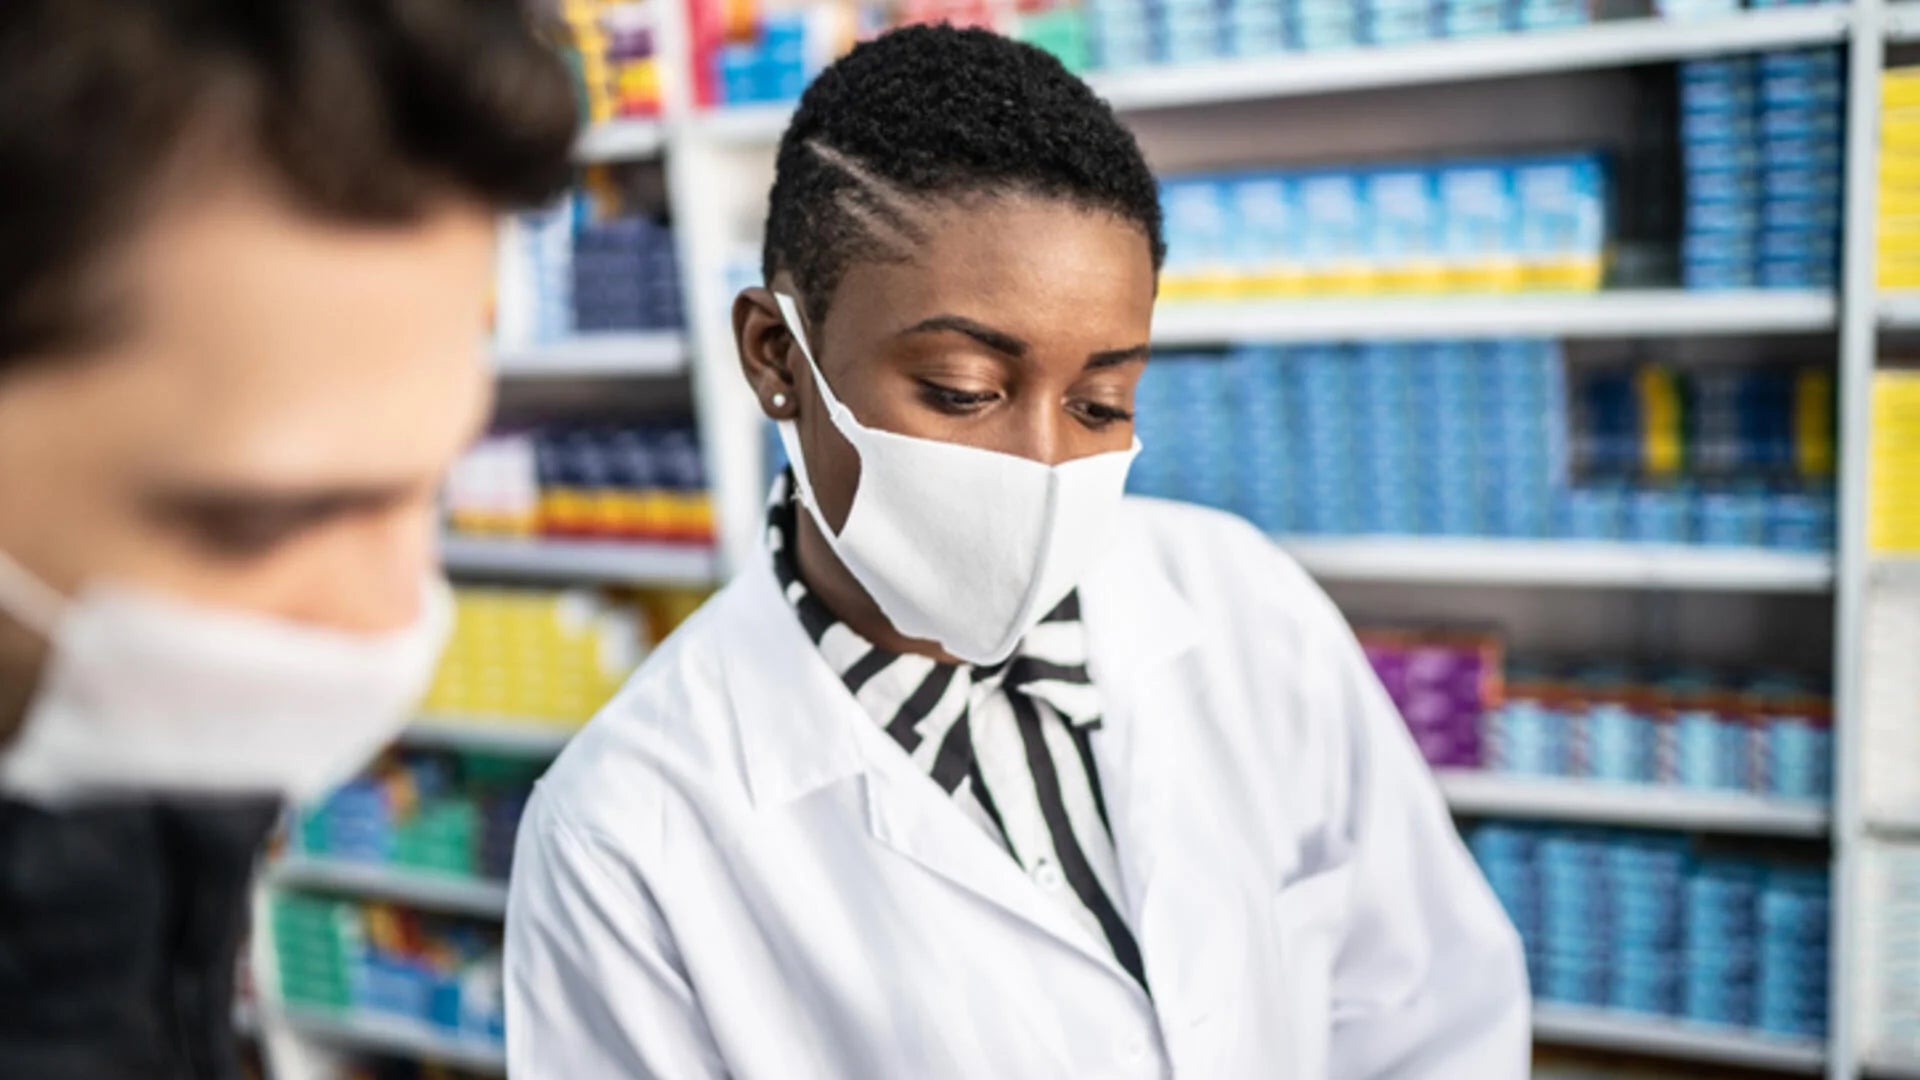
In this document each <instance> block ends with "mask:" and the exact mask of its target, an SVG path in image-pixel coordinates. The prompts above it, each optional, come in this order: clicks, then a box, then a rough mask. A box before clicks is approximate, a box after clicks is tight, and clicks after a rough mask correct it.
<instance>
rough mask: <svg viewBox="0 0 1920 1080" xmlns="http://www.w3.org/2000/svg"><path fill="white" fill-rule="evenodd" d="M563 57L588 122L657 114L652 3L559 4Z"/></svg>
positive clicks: (580, 0) (600, 0)
mask: <svg viewBox="0 0 1920 1080" xmlns="http://www.w3.org/2000/svg"><path fill="white" fill-rule="evenodd" d="M559 8H560V17H561V19H562V20H563V22H564V24H565V27H566V31H567V34H566V48H565V50H564V55H565V56H566V58H567V61H568V63H569V65H570V66H572V67H573V69H574V72H575V74H576V76H577V78H578V82H579V89H580V96H581V99H582V101H583V103H584V105H585V108H584V109H583V110H582V111H583V112H584V114H585V115H586V119H587V121H588V122H589V123H602V122H605V121H608V120H614V119H619V118H623V117H646V116H658V115H660V87H661V81H662V80H661V73H660V57H659V55H658V41H659V36H658V31H657V28H656V26H655V20H656V19H657V18H658V16H659V12H660V5H659V4H658V3H655V2H653V0H640V2H635V0H561V2H560V5H559Z"/></svg>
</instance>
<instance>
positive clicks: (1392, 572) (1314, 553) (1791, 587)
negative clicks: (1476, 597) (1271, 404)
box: [1280, 536, 1833, 593]
mask: <svg viewBox="0 0 1920 1080" xmlns="http://www.w3.org/2000/svg"><path fill="white" fill-rule="evenodd" d="M1280 544H1281V546H1282V547H1284V548H1285V549H1286V550H1287V552H1288V554H1290V555H1292V556H1293V557H1294V559H1295V560H1297V561H1298V562H1299V563H1300V565H1301V566H1302V567H1304V568H1305V569H1306V570H1307V572H1308V573H1310V574H1312V575H1314V576H1315V577H1317V578H1320V579H1321V580H1323V581H1388V582H1405V583H1409V584H1424V585H1501V586H1515V587H1522V586H1525V587H1540V588H1619V589H1672V590H1682V591H1684V590H1699V591H1735V592H1748V593H1824V592H1826V591H1828V590H1829V589H1831V588H1832V587H1833V559H1832V557H1830V556H1827V555H1818V554H1800V553H1794V552H1781V551H1766V550H1760V549H1746V548H1724V549H1722V548H1710V547H1701V546H1697V545H1682V544H1672V545H1667V544H1629V543H1593V542H1585V541H1576V540H1479V539H1458V540H1456V539H1445V538H1433V539H1428V538H1408V537H1341V538H1322V537H1313V538H1307V537H1291V536H1289V537H1281V538H1280Z"/></svg>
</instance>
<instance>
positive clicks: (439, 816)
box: [294, 751, 544, 881]
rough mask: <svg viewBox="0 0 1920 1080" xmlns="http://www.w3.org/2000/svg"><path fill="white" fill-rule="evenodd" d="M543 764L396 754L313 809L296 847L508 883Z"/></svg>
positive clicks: (476, 756)
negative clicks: (518, 834)
mask: <svg viewBox="0 0 1920 1080" xmlns="http://www.w3.org/2000/svg"><path fill="white" fill-rule="evenodd" d="M543 768H544V764H543V763H541V762H539V761H533V760H528V759H525V758H511V757H497V756H492V755H484V754H452V753H445V752H433V751H404V752H390V753H389V754H388V755H386V756H385V757H383V758H382V759H381V760H380V761H378V762H376V763H375V764H374V765H373V766H372V767H371V768H369V769H368V770H367V771H366V773H364V774H363V775H361V776H360V777H358V778H356V779H355V780H353V781H352V782H350V783H348V784H346V785H344V786H342V787H340V788H338V789H336V790H335V791H334V792H333V793H332V794H331V795H329V796H328V797H327V800H326V801H325V802H324V803H322V804H320V805H319V806H316V807H314V808H312V809H311V810H309V811H307V812H306V813H305V814H304V815H303V816H302V818H301V820H300V827H299V829H298V830H297V831H296V832H295V835H294V839H295V846H296V849H297V850H300V851H303V852H305V853H307V854H310V855H324V856H327V857H330V858H336V859H349V860H354V861H359V862H371V863H380V864H389V865H395V866H404V867H410V868H413V869H416V870H424V871H428V872H431V873H438V874H449V875H453V876H456V877H464V878H485V879H490V880H496V881H502V880H505V879H506V876H507V871H508V870H509V868H510V867H511V866H512V862H513V839H514V835H515V833H516V832H517V831H518V830H519V827H520V816H521V813H522V812H523V811H524V810H525V809H526V802H527V795H528V794H529V793H530V792H531V791H532V789H533V782H534V780H535V778H536V777H538V775H539V774H540V772H541V771H542V769H543Z"/></svg>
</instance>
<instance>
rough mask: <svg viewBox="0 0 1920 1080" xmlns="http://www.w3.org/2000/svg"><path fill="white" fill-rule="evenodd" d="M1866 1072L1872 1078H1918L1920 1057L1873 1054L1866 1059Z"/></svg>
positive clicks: (1888, 1079) (1904, 1079) (1917, 1079)
mask: <svg viewBox="0 0 1920 1080" xmlns="http://www.w3.org/2000/svg"><path fill="white" fill-rule="evenodd" d="M1866 1074H1867V1075H1868V1076H1870V1077H1872V1078H1873V1080H1920V1057H1915V1058H1911V1059H1908V1058H1903V1057H1896V1056H1894V1055H1891V1054H1886V1055H1875V1056H1873V1057H1870V1058H1868V1059H1867V1063H1866Z"/></svg>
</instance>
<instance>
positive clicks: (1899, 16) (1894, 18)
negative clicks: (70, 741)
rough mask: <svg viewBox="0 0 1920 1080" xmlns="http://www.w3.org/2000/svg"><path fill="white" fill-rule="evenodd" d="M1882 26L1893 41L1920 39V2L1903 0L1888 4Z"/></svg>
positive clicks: (1888, 37)
mask: <svg viewBox="0 0 1920 1080" xmlns="http://www.w3.org/2000/svg"><path fill="white" fill-rule="evenodd" d="M1881 26H1882V27H1883V28H1884V29H1885V31H1886V35H1887V40H1888V41H1892V42H1912V41H1920V2H1914V0H1902V2H1901V3H1897V4H1888V5H1887V7H1886V13H1885V15H1884V16H1883V17H1882V22H1881Z"/></svg>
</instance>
